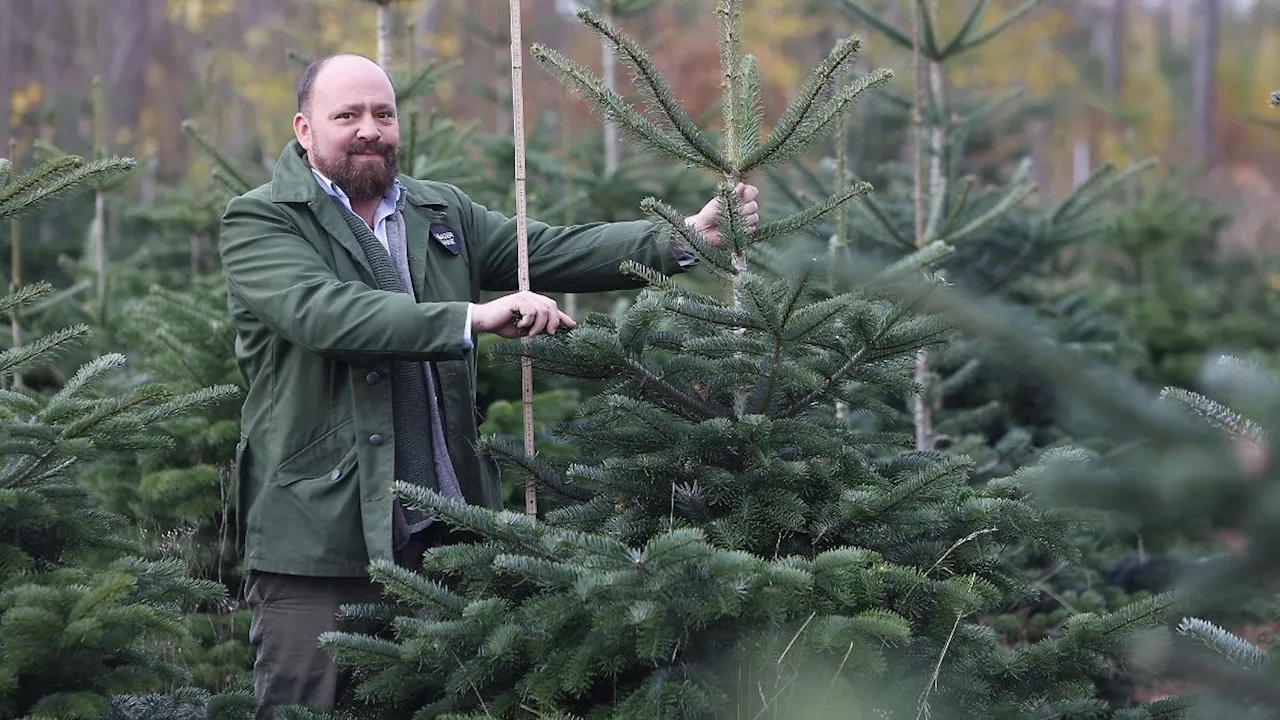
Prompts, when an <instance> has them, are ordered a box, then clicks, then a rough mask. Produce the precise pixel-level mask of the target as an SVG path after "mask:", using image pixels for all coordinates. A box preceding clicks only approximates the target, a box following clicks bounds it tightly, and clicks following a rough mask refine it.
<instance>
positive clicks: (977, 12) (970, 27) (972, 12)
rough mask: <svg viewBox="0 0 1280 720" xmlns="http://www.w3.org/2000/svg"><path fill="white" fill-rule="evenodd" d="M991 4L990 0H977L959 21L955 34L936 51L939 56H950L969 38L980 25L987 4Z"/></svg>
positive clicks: (984, 15) (985, 12)
mask: <svg viewBox="0 0 1280 720" xmlns="http://www.w3.org/2000/svg"><path fill="white" fill-rule="evenodd" d="M990 4H991V0H978V2H976V3H974V4H973V7H972V8H970V9H969V14H968V15H966V16H965V18H964V20H963V21H961V23H960V27H959V28H958V29H957V30H956V34H955V35H953V36H952V37H951V40H950V41H949V42H948V43H947V45H946V47H944V48H942V51H941V52H940V53H938V55H939V56H940V57H943V58H947V57H951V56H952V55H953V54H955V53H956V52H957V50H958V49H959V48H960V45H961V44H962V43H964V42H965V41H966V40H968V39H969V36H970V34H971V33H972V32H973V31H974V30H975V29H976V28H980V27H982V20H983V18H984V17H986V14H987V6H989V5H990ZM935 49H936V48H935Z"/></svg>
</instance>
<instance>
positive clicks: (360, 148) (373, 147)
mask: <svg viewBox="0 0 1280 720" xmlns="http://www.w3.org/2000/svg"><path fill="white" fill-rule="evenodd" d="M346 152H347V154H348V155H352V154H355V153H374V154H377V155H390V154H391V153H392V152H393V151H392V150H391V146H390V145H388V144H387V143H384V142H382V141H381V140H374V141H372V142H363V141H360V140H353V141H352V142H349V143H347V147H346Z"/></svg>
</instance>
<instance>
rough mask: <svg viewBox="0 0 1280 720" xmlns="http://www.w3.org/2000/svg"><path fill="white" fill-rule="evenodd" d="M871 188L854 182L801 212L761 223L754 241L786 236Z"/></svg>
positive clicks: (865, 183)
mask: <svg viewBox="0 0 1280 720" xmlns="http://www.w3.org/2000/svg"><path fill="white" fill-rule="evenodd" d="M871 190H872V187H871V183H867V182H859V183H854V184H853V185H851V186H849V187H847V188H845V190H844V191H843V192H840V193H836V194H834V195H831V196H830V197H828V198H826V199H824V200H822V201H821V202H819V203H818V204H816V205H814V204H808V206H807V207H805V208H804V209H803V210H800V211H799V212H796V213H793V214H791V215H788V216H787V217H784V218H779V219H778V220H774V221H771V222H767V223H764V224H763V225H760V226H759V227H757V228H756V232H755V235H754V236H752V242H755V243H762V242H768V241H770V240H773V239H774V238H778V237H784V236H786V235H790V234H791V233H794V232H797V231H799V230H800V229H801V228H804V227H807V226H809V225H810V224H812V223H814V222H816V221H817V220H818V219H819V218H821V217H822V216H824V215H826V214H827V213H829V212H831V211H832V210H837V209H839V208H840V207H841V206H843V205H844V204H845V203H846V202H848V201H850V200H852V199H853V198H856V197H859V196H863V195H866V194H867V193H869V192H871Z"/></svg>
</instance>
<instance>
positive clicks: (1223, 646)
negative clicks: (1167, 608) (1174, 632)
mask: <svg viewBox="0 0 1280 720" xmlns="http://www.w3.org/2000/svg"><path fill="white" fill-rule="evenodd" d="M1178 634H1180V635H1188V636H1190V637H1193V638H1196V639H1197V640H1200V641H1201V642H1203V643H1204V644H1205V645H1207V646H1209V647H1210V648H1212V649H1213V650H1214V651H1215V652H1217V653H1219V654H1221V655H1223V656H1225V657H1227V658H1229V659H1230V660H1232V661H1233V662H1236V663H1238V664H1240V665H1242V666H1244V667H1250V668H1256V667H1261V666H1264V665H1268V664H1269V663H1270V660H1271V658H1270V656H1269V655H1268V654H1267V651H1265V650H1263V649H1262V648H1259V647H1258V646H1256V645H1254V644H1253V643H1250V642H1248V641H1247V640H1245V639H1243V638H1241V637H1239V636H1237V635H1234V634H1232V633H1230V632H1227V631H1226V630H1223V629H1222V628H1220V627H1218V626H1217V625H1214V624H1213V623H1211V622H1209V621H1207V620H1201V619H1200V618H1190V617H1188V618H1183V619H1182V622H1180V623H1178Z"/></svg>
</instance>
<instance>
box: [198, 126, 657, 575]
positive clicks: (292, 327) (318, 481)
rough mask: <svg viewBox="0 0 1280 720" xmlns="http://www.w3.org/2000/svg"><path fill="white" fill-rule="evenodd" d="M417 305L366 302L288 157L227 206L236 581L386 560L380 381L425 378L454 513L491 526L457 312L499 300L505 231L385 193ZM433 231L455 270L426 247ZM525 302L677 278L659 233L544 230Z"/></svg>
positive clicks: (462, 207)
mask: <svg viewBox="0 0 1280 720" xmlns="http://www.w3.org/2000/svg"><path fill="white" fill-rule="evenodd" d="M400 180H401V182H402V183H403V184H404V186H405V188H406V192H405V193H403V194H402V197H403V198H404V206H403V214H404V221H405V230H406V236H407V237H406V241H407V245H408V256H409V262H410V270H411V274H412V278H413V283H414V287H415V289H416V291H417V293H418V300H415V299H414V298H412V297H410V296H409V295H407V294H402V293H388V292H383V291H379V290H376V289H374V287H375V282H374V279H373V275H372V273H371V272H370V270H369V267H368V265H367V263H366V262H365V260H364V256H363V254H362V252H361V249H360V245H359V243H358V242H357V240H356V238H355V236H354V235H352V233H351V230H350V228H348V227H347V225H346V222H345V221H344V220H343V217H342V214H341V212H342V211H341V208H339V206H338V205H337V204H335V203H334V201H333V200H332V199H331V198H330V197H329V196H328V195H327V194H326V193H325V192H324V190H323V189H322V188H321V187H320V185H319V184H318V183H317V181H316V179H315V177H314V176H313V175H312V173H311V170H310V167H309V166H308V164H307V162H306V158H305V151H303V150H302V148H301V147H300V146H299V145H298V144H297V142H296V141H292V142H290V143H289V145H288V146H287V147H286V148H285V151H284V153H283V154H282V155H281V157H280V162H279V164H278V165H277V167H276V170H275V176H274V177H273V178H272V180H271V182H270V183H267V184H265V185H262V186H261V187H258V188H255V189H254V190H252V191H250V192H248V193H245V194H244V195H241V196H239V197H237V198H235V199H233V200H231V202H230V203H228V205H227V208H226V213H225V214H224V215H223V218H222V227H221V232H220V237H219V252H220V253H221V257H222V267H223V271H224V273H225V275H226V282H227V305H228V309H229V311H230V313H231V317H232V319H233V320H234V323H235V327H236V360H237V363H238V365H239V368H240V371H241V372H242V373H243V374H244V377H245V379H246V380H247V382H248V384H249V390H248V394H247V396H246V398H245V401H244V405H243V408H242V410H241V431H240V432H241V437H240V443H239V445H238V447H237V451H236V465H235V468H236V469H235V482H236V502H237V518H238V519H237V548H238V550H239V551H240V553H241V554H242V556H243V557H244V560H245V567H246V569H254V570H261V571H266V572H277V573H289V574H296V575H311V576H347V577H352V576H357V577H358V576H363V575H365V574H366V573H367V568H368V565H369V563H370V561H372V560H375V559H385V560H391V559H392V558H393V555H392V548H391V511H392V500H393V498H392V494H391V483H392V477H393V468H394V457H395V433H394V431H393V428H392V415H391V384H390V382H389V372H390V363H391V362H392V361H395V360H419V361H425V360H430V361H434V362H435V363H436V365H437V369H438V372H439V375H440V381H441V382H440V386H441V392H442V395H443V396H442V398H441V401H442V402H443V405H444V412H445V422H446V425H447V427H446V428H445V431H446V438H447V441H448V444H449V455H450V457H451V458H452V459H453V464H454V467H455V469H456V471H457V475H458V480H459V483H460V485H461V488H462V491H463V493H464V495H465V496H466V499H467V501H468V502H471V503H473V504H476V505H483V506H487V507H490V508H495V509H497V508H500V507H501V506H502V498H501V496H500V485H499V481H498V472H497V468H496V467H495V466H494V465H493V464H492V463H490V462H487V461H484V460H482V459H481V457H480V456H479V454H478V453H477V452H475V442H476V439H477V429H476V420H477V418H476V412H475V400H476V398H475V382H476V357H475V352H474V351H472V350H467V349H464V343H463V336H464V327H463V326H464V324H465V322H466V316H467V307H468V304H469V303H473V302H479V301H480V297H481V292H482V291H514V290H515V289H516V287H517V281H516V277H517V274H516V221H515V220H514V219H512V218H507V217H505V216H503V215H501V214H499V213H497V212H494V211H491V210H488V209H486V208H484V207H483V206H481V205H478V204H476V203H474V202H472V201H471V200H470V199H469V198H468V197H467V196H466V195H464V194H463V193H462V192H461V191H460V190H459V189H457V188H456V187H454V186H452V185H448V184H446V183H440V182H427V181H421V180H415V179H413V178H410V177H406V176H401V178H400ZM434 223H443V224H445V225H447V226H448V227H449V228H450V229H452V230H453V231H454V234H455V236H456V237H457V238H458V239H459V244H460V246H461V247H460V251H459V252H458V253H457V254H456V255H455V254H452V253H450V252H449V251H448V250H447V249H446V248H445V247H444V246H442V245H441V244H440V243H438V242H436V241H435V240H434V239H432V238H431V236H430V233H429V228H430V227H431V225H432V224H434ZM528 235H529V277H530V286H531V288H532V289H533V290H534V291H535V292H593V291H603V290H613V289H626V288H634V287H638V286H639V283H638V282H637V281H636V280H635V279H634V278H632V277H629V276H624V275H622V274H621V273H620V272H619V270H618V266H619V264H620V262H621V261H623V260H626V259H631V260H635V261H638V262H640V263H643V264H646V265H648V266H650V267H653V268H655V269H658V270H660V271H662V272H664V273H667V274H673V273H676V272H679V271H680V267H679V264H678V263H677V262H676V260H675V257H674V255H673V253H672V248H671V245H670V233H669V232H667V231H666V230H665V229H664V228H661V227H660V226H658V225H656V224H654V223H651V222H645V221H633V222H620V223H610V224H604V223H594V224H587V225H576V226H572V227H551V226H548V225H545V224H542V223H538V222H535V221H533V220H530V222H529V225H528Z"/></svg>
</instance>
